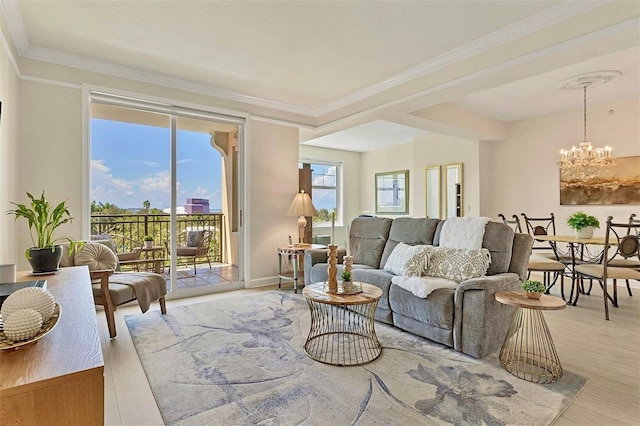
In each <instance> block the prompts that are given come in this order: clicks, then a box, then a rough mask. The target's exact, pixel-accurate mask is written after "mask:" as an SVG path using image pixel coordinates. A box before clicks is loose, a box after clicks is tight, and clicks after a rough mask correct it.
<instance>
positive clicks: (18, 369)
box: [0, 266, 104, 425]
mask: <svg viewBox="0 0 640 426" xmlns="http://www.w3.org/2000/svg"><path fill="white" fill-rule="evenodd" d="M40 278H45V279H46V280H47V289H48V290H49V291H51V293H52V294H53V296H54V297H55V299H56V302H57V303H58V304H59V305H60V319H59V320H58V324H57V325H56V327H55V328H54V329H53V330H52V331H51V332H50V333H49V334H47V335H46V336H44V337H43V338H42V339H40V340H39V341H38V342H37V343H36V344H34V345H31V346H27V347H24V348H22V349H20V350H16V351H8V350H5V351H0V423H1V424H3V425H10V424H21V425H102V424H104V360H103V358H102V349H101V347H100V338H99V335H98V321H97V319H96V310H95V305H94V304H93V294H92V291H91V282H90V280H89V270H88V269H87V267H86V266H79V267H73V268H62V269H61V270H60V272H59V273H58V274H57V275H48V276H46V277H40ZM32 279H34V278H33V277H32V276H30V275H28V273H25V272H22V273H18V281H29V280H32Z"/></svg>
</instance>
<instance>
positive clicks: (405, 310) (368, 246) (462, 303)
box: [305, 217, 533, 358]
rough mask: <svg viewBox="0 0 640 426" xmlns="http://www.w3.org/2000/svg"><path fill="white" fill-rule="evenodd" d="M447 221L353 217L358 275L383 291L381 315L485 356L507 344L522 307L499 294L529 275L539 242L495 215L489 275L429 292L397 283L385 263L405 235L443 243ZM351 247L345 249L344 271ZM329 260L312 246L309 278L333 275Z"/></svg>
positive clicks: (487, 236) (412, 240)
mask: <svg viewBox="0 0 640 426" xmlns="http://www.w3.org/2000/svg"><path fill="white" fill-rule="evenodd" d="M443 224H444V221H442V220H439V219H429V218H406V217H403V218H397V219H393V220H392V219H389V218H379V217H366V218H363V217H359V218H356V219H354V220H353V222H352V225H351V232H350V249H351V252H352V255H353V258H354V266H353V271H352V277H353V279H354V280H355V281H360V282H365V283H368V284H372V285H375V286H376V287H378V288H380V289H381V290H382V293H383V294H382V298H381V299H380V302H379V304H378V309H377V311H376V314H375V319H376V320H377V321H381V322H385V323H387V324H391V325H393V326H396V327H398V328H401V329H403V330H405V331H408V332H410V333H413V334H416V335H419V336H422V337H425V338H428V339H430V340H433V341H435V342H438V343H441V344H444V345H446V346H449V347H452V348H454V349H455V350H457V351H460V352H463V353H465V354H467V355H471V356H473V357H475V358H482V357H484V356H487V355H489V354H491V353H493V352H495V351H496V350H497V349H498V348H499V347H500V346H501V344H502V342H503V340H504V337H505V335H506V332H507V329H508V326H509V323H510V320H511V318H512V316H513V314H514V312H515V308H514V307H512V306H507V305H503V304H501V303H499V302H497V301H496V300H495V293H496V292H498V291H502V290H517V289H519V287H520V284H521V280H524V279H526V271H527V262H528V259H529V255H530V253H531V245H532V243H533V241H532V238H531V236H529V235H526V234H514V232H513V230H512V229H511V228H510V227H509V226H507V225H504V224H501V223H496V222H489V223H488V224H487V226H486V227H485V233H484V236H483V240H482V247H483V248H486V249H487V250H489V253H490V255H491V263H490V264H489V268H488V270H487V274H486V276H483V277H479V278H473V279H469V280H466V281H463V282H461V283H460V284H458V286H457V287H456V288H454V289H446V288H445V289H438V290H435V291H433V292H432V293H431V294H430V295H429V296H428V297H427V298H419V297H417V296H415V295H413V293H411V292H409V291H407V290H405V289H403V288H401V287H399V286H396V285H392V284H391V280H392V278H393V277H394V275H393V274H392V273H390V272H387V271H385V270H384V265H385V263H386V261H387V259H388V258H389V256H390V255H391V252H393V249H394V248H395V246H396V245H397V244H398V243H401V242H402V243H404V244H409V245H418V244H419V245H434V246H437V245H439V242H440V241H439V237H440V231H441V229H442V226H443ZM344 254H345V250H344V249H341V250H340V251H339V263H340V264H339V265H338V268H339V271H342V265H341V263H342V258H343V256H344ZM326 261H327V254H326V250H310V251H307V252H306V253H305V277H307V278H308V279H307V282H321V281H325V280H326V279H327V263H326ZM376 262H377V263H376Z"/></svg>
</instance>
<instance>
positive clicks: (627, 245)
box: [575, 216, 640, 320]
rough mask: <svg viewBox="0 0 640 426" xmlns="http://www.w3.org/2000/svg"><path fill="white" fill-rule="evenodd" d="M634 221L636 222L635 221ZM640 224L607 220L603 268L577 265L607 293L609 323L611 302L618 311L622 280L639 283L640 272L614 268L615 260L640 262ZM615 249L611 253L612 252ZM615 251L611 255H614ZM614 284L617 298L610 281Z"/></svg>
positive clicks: (606, 313)
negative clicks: (610, 288)
mask: <svg viewBox="0 0 640 426" xmlns="http://www.w3.org/2000/svg"><path fill="white" fill-rule="evenodd" d="M631 219H633V218H631ZM638 235H640V223H637V221H635V222H634V221H631V220H630V221H629V222H627V223H614V222H613V216H609V217H608V218H607V230H606V233H605V243H604V252H603V256H602V260H601V262H600V263H599V264H583V265H577V266H576V268H575V270H576V273H578V274H579V275H581V276H584V277H586V278H590V279H596V280H598V282H599V283H600V287H602V292H603V293H604V312H605V318H606V319H607V320H609V302H611V303H612V304H613V306H614V307H616V308H617V307H618V282H617V281H618V280H639V281H640V270H637V269H634V268H629V267H620V266H613V265H614V264H615V263H616V262H614V261H615V260H618V261H619V260H622V259H625V260H637V261H638V262H640V237H639V236H638ZM610 249H611V250H610ZM610 251H611V253H610ZM609 279H611V280H613V297H611V296H609V292H608V285H607V280H609Z"/></svg>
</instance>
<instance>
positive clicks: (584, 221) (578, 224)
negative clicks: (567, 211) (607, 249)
mask: <svg viewBox="0 0 640 426" xmlns="http://www.w3.org/2000/svg"><path fill="white" fill-rule="evenodd" d="M567 225H569V227H570V228H571V229H573V230H574V231H575V233H576V237H577V238H591V237H593V230H594V228H595V229H597V228H600V221H599V220H598V218H597V217H595V216H590V215H588V214H586V213H584V212H576V213H574V214H572V215H571V216H569V218H568V219H567Z"/></svg>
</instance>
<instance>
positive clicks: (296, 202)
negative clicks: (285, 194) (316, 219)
mask: <svg viewBox="0 0 640 426" xmlns="http://www.w3.org/2000/svg"><path fill="white" fill-rule="evenodd" d="M317 215H318V211H317V210H316V208H315V207H314V206H313V203H312V202H311V197H309V194H307V193H306V192H304V191H300V192H299V193H297V194H296V196H295V197H294V198H293V201H292V202H291V205H290V206H289V210H287V216H317Z"/></svg>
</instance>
